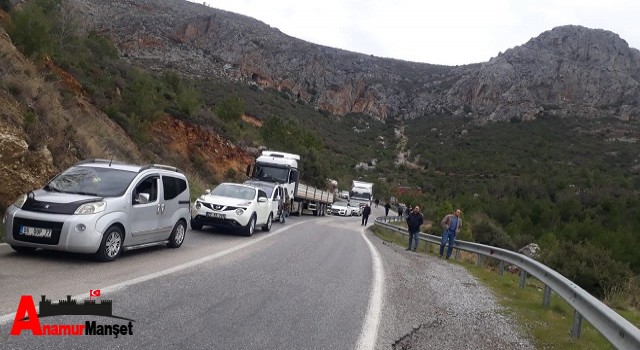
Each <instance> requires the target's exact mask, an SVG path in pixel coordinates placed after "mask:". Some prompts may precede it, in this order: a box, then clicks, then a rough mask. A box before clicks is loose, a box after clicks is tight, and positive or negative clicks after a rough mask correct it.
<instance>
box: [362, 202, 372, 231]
mask: <svg viewBox="0 0 640 350" xmlns="http://www.w3.org/2000/svg"><path fill="white" fill-rule="evenodd" d="M370 214H371V207H370V206H369V204H365V205H364V209H362V226H367V221H369V215H370Z"/></svg>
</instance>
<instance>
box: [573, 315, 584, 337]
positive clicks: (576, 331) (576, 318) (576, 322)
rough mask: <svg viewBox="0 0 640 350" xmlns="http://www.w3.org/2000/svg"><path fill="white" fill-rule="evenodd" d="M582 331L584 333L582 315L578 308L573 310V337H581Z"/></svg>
mask: <svg viewBox="0 0 640 350" xmlns="http://www.w3.org/2000/svg"><path fill="white" fill-rule="evenodd" d="M580 333H582V315H580V313H579V312H578V310H573V326H572V327H571V337H572V338H580Z"/></svg>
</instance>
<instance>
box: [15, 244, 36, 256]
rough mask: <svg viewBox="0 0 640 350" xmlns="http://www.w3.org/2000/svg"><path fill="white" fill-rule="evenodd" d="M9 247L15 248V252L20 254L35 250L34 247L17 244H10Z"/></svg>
mask: <svg viewBox="0 0 640 350" xmlns="http://www.w3.org/2000/svg"><path fill="white" fill-rule="evenodd" d="M11 248H13V250H15V251H16V252H18V253H22V254H30V253H33V252H35V251H36V248H34V247H20V246H17V245H11Z"/></svg>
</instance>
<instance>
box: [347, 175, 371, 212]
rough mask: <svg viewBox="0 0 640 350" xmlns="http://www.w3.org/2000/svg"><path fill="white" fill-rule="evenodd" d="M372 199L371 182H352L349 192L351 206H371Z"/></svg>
mask: <svg viewBox="0 0 640 350" xmlns="http://www.w3.org/2000/svg"><path fill="white" fill-rule="evenodd" d="M372 198H373V184H372V183H371V182H362V181H355V180H354V181H353V182H352V184H351V191H349V204H351V205H352V206H360V207H364V205H365V204H368V205H369V206H371V199H372Z"/></svg>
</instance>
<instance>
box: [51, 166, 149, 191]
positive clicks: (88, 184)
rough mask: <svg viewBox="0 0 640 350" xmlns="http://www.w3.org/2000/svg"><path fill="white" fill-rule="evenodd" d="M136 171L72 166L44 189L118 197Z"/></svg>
mask: <svg viewBox="0 0 640 350" xmlns="http://www.w3.org/2000/svg"><path fill="white" fill-rule="evenodd" d="M137 174H138V173H136V172H133V171H128V170H122V169H114V168H98V167H84V166H74V167H71V168H69V169H67V170H65V171H64V172H63V173H61V174H60V175H58V176H56V177H55V178H53V180H51V181H50V182H49V183H48V184H47V185H46V186H45V187H44V190H45V191H49V192H62V193H73V194H83V195H87V196H97V197H119V196H121V195H123V194H124V192H125V191H126V190H127V187H129V184H130V183H131V181H133V179H134V178H135V177H136V175H137Z"/></svg>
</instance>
